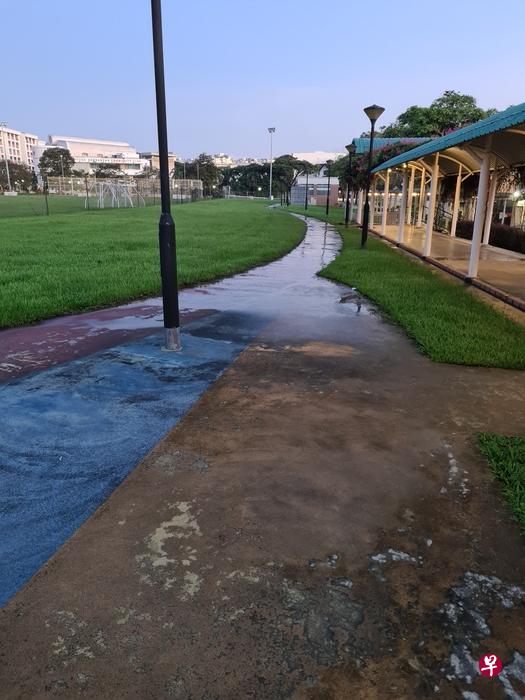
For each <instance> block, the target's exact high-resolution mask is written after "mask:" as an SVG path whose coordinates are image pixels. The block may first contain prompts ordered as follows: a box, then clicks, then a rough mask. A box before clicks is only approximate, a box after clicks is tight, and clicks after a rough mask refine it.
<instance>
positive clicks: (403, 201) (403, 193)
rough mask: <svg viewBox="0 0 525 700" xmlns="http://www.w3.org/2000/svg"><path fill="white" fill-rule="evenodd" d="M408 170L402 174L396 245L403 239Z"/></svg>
mask: <svg viewBox="0 0 525 700" xmlns="http://www.w3.org/2000/svg"><path fill="white" fill-rule="evenodd" d="M407 189H408V190H409V189H410V188H409V186H408V168H405V171H404V173H403V189H402V190H401V209H400V210H399V228H398V231H397V241H398V243H403V241H404V239H405V221H406V218H407V199H408V192H407Z"/></svg>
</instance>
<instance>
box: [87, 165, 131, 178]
mask: <svg viewBox="0 0 525 700" xmlns="http://www.w3.org/2000/svg"><path fill="white" fill-rule="evenodd" d="M94 173H95V177H99V178H114V177H122V176H123V175H124V173H123V172H122V170H119V168H115V167H113V165H111V163H99V164H98V165H97V166H96V168H95V170H94Z"/></svg>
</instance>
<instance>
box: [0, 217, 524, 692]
mask: <svg viewBox="0 0 525 700" xmlns="http://www.w3.org/2000/svg"><path fill="white" fill-rule="evenodd" d="M338 247H339V240H338V237H337V234H336V233H335V232H334V231H333V230H332V229H331V227H328V228H325V226H324V225H323V224H321V223H320V222H314V221H309V224H308V234H307V236H306V238H305V241H304V243H303V244H302V245H300V246H299V247H298V248H297V249H296V250H295V251H293V253H291V254H290V255H288V256H286V257H285V258H283V260H281V261H279V262H277V263H273V264H272V265H269V266H266V267H264V268H259V269H257V270H254V271H252V272H251V273H246V274H245V275H239V276H237V277H236V278H232V279H231V280H226V281H223V282H220V283H217V284H216V285H209V286H208V287H206V288H202V289H201V290H196V291H192V292H189V293H188V295H185V296H184V302H183V305H184V306H185V307H186V308H187V309H188V311H192V312H193V311H200V310H204V309H206V310H207V314H206V315H203V316H202V317H200V318H196V319H194V320H193V321H191V322H190V323H189V324H188V326H187V328H186V333H187V334H188V336H187V337H186V339H185V340H186V343H185V346H186V350H185V352H186V353H189V352H190V351H191V352H193V353H194V355H193V356H194V357H195V358H199V361H200V359H202V365H201V366H203V367H205V368H206V370H205V372H208V371H209V370H210V367H209V361H208V359H206V353H205V352H204V348H205V347H209V346H210V344H212V345H213V344H218V345H220V346H221V348H222V350H221V352H223V353H224V355H223V357H222V360H221V365H220V367H218V368H216V370H215V371H216V376H217V377H218V379H217V381H214V382H213V383H209V388H208V389H207V391H205V392H204V393H202V394H201V396H200V399H199V400H198V401H197V402H196V403H194V404H193V407H192V408H191V409H189V410H188V411H187V412H186V413H185V414H184V415H183V417H182V418H181V419H180V421H179V422H178V423H177V425H176V426H175V427H174V428H173V429H172V430H171V431H170V432H169V433H168V434H167V435H166V437H165V438H164V439H163V440H161V442H160V443H158V444H157V445H156V446H155V447H154V449H153V450H152V451H151V452H149V454H148V455H147V456H146V458H145V459H144V460H143V461H142V462H141V463H140V465H139V466H138V467H137V468H136V469H134V470H133V471H131V473H130V474H129V476H128V477H127V478H126V479H125V480H124V482H123V483H121V484H120V486H118V487H117V488H116V490H115V491H114V492H113V494H112V495H111V496H110V497H109V498H108V499H107V500H106V502H105V503H104V504H103V505H102V506H101V507H100V508H99V509H98V511H97V512H96V513H95V514H94V516H93V517H91V518H89V519H88V520H87V521H86V522H85V523H84V524H83V525H82V526H81V527H80V528H79V529H78V531H77V532H76V533H75V534H74V535H73V536H72V537H71V538H70V539H69V540H68V542H67V543H66V544H65V545H64V546H63V547H61V548H60V550H59V551H58V552H57V553H56V554H55V555H54V556H53V557H52V558H51V559H50V561H49V562H48V563H47V564H45V565H44V566H43V567H42V568H41V569H40V571H39V572H38V573H37V575H36V576H34V578H33V579H32V580H31V582H30V583H29V584H28V585H27V586H25V587H24V588H23V589H22V590H21V591H20V592H19V593H18V594H17V595H15V596H14V597H13V598H12V599H11V601H10V602H9V603H8V604H7V605H6V607H5V608H4V609H3V611H2V615H1V617H0V639H2V640H4V641H3V642H2V643H1V644H0V688H1V689H2V694H3V697H6V698H36V697H38V698H41V697H65V698H71V697H89V698H118V697H126V698H141V700H142V699H144V698H188V699H189V698H195V699H199V700H200V699H203V700H211V699H215V698H217V699H219V698H220V699H221V700H222V699H225V700H226V699H228V700H229V699H237V698H264V699H266V698H268V699H273V698H289V697H291V698H296V699H299V698H317V699H318V700H321V699H328V698H354V697H355V698H367V699H368V698H374V699H376V698H377V699H382V698H392V699H394V698H395V699H399V698H414V699H415V698H422V697H438V698H447V699H448V698H450V699H452V698H464V699H465V700H476V699H477V698H482V699H489V698H494V699H496V698H510V699H511V700H515V698H519V697H522V695H523V693H524V691H525V668H524V665H525V635H524V630H525V606H524V603H525V590H524V588H523V583H524V581H525V563H524V557H523V544H522V540H521V539H520V535H519V532H518V528H517V526H516V524H515V523H513V522H512V521H511V519H510V515H509V511H508V509H507V506H506V504H505V503H504V502H503V501H502V499H501V497H500V495H499V487H498V486H497V485H496V484H495V483H494V482H493V480H492V478H491V476H490V473H489V470H488V468H487V466H486V465H485V464H484V462H483V460H482V459H481V458H480V455H479V453H478V451H477V449H476V444H475V435H476V433H477V432H478V431H481V430H492V431H495V432H498V431H500V432H505V433H508V434H520V433H522V432H523V415H524V413H525V379H524V374H523V373H519V372H515V371H509V370H494V369H481V368H472V367H455V366H447V365H437V364H433V363H431V362H430V361H429V360H428V359H426V358H425V357H423V356H421V355H420V354H418V352H417V351H416V349H415V347H414V346H413V344H412V343H411V342H410V341H409V340H408V339H407V338H406V337H405V336H404V334H403V333H401V331H400V330H399V329H397V328H395V327H393V326H392V325H391V324H389V323H387V322H385V321H384V320H382V318H381V317H380V315H378V314H377V313H375V312H374V310H373V308H372V307H370V306H369V305H368V304H366V303H362V300H361V299H360V297H359V295H357V294H356V293H355V292H352V291H351V290H349V289H348V288H344V287H339V286H337V285H334V284H332V283H331V282H328V281H326V280H323V279H320V278H317V277H315V274H314V273H315V271H317V270H318V269H320V268H321V267H322V266H323V265H324V264H327V263H328V262H329V261H330V259H331V258H332V257H333V256H334V255H335V254H336V252H337V250H338ZM342 301H343V302H344V303H342ZM212 310H215V311H213V312H212ZM125 313H127V312H125ZM232 338H233V339H234V344H233V347H231V348H230V354H229V355H228V352H227V350H226V347H229V346H227V345H226V346H225V345H222V344H227V343H229V342H231V340H232ZM201 340H202V341H203V345H202V346H201V345H200V341H201ZM158 344H159V337H158V335H157V336H152V337H150V338H147V339H143V340H140V341H137V340H135V341H133V342H132V343H129V344H127V343H124V344H123V345H121V346H119V348H118V349H116V350H112V351H111V352H112V353H113V352H115V353H116V356H117V355H120V356H122V357H130V356H133V357H143V358H145V359H143V360H141V362H137V363H135V364H133V365H130V366H128V368H127V370H126V371H127V372H128V371H129V372H133V374H125V376H124V379H125V381H123V382H122V383H121V384H120V385H118V386H117V387H115V388H114V391H115V394H117V395H125V394H126V391H131V389H129V388H127V387H128V385H130V384H133V385H134V384H135V382H137V383H138V384H139V385H140V383H141V382H142V381H143V379H142V375H143V374H144V373H145V366H146V365H149V364H153V365H155V366H156V367H157V369H156V370H155V373H154V374H155V377H154V378H153V380H152V379H151V377H150V378H149V381H155V382H157V381H158V375H159V373H160V369H159V368H160V367H161V362H160V360H157V359H156V358H157V355H156V354H155V353H156V352H157V351H156V350H155V349H154V348H158ZM214 347H217V345H214ZM130 348H131V349H130ZM140 348H142V349H140ZM239 352H240V354H239ZM105 355H107V351H103V352H101V353H98V354H95V355H92V356H90V362H92V363H93V364H91V365H89V366H90V373H91V374H92V375H93V377H95V375H96V374H97V373H98V372H99V369H100V368H103V367H105V366H106V365H104V360H103V358H104V356H105ZM234 357H235V358H236V359H235V361H233V363H231V364H229V366H228V368H227V369H226V371H223V370H224V368H225V367H226V365H227V364H228V362H229V361H231V360H232V359H233V358H234ZM99 358H100V359H99ZM107 359H110V360H111V361H113V359H114V358H113V355H112V356H111V358H107V357H106V360H107ZM115 361H116V362H117V364H120V360H118V359H116V360H115ZM78 362H80V363H83V362H85V361H83V360H80V361H78ZM173 362H175V360H173ZM177 362H180V363H181V364H184V363H185V362H187V360H184V359H181V360H177ZM99 363H101V364H99ZM170 363H171V361H170ZM74 366H75V362H73V363H67V364H64V365H61V366H60V367H58V368H54V369H50V370H46V371H43V372H40V373H39V374H37V375H34V377H25V378H21V379H18V380H15V381H13V382H10V383H8V384H6V385H5V386H4V389H3V391H4V392H5V391H10V390H11V389H14V391H15V392H16V391H18V392H19V393H18V394H17V396H18V397H19V400H20V401H22V400H23V397H24V395H26V394H27V392H26V393H24V391H23V387H24V386H26V387H30V386H32V385H30V384H29V380H30V379H32V380H33V381H36V380H37V379H38V378H40V377H44V378H45V377H46V376H49V386H55V385H56V377H55V375H53V373H54V372H66V374H67V372H68V371H69V369H70V368H74ZM180 371H181V367H178V366H175V365H172V364H170V366H169V367H164V369H163V373H162V374H163V376H164V377H166V376H169V378H170V382H169V386H171V385H175V386H176V385H177V380H176V377H177V373H178V372H180ZM146 373H147V372H146ZM150 374H151V373H150ZM75 375H76V372H75V371H73V369H71V374H70V377H71V381H73V378H74V377H75ZM61 376H63V375H61ZM64 381H65V380H64ZM107 385H108V387H107V388H112V387H113V380H111V381H109V380H108V382H107ZM39 391H41V389H40V390H39ZM39 391H35V392H33V394H35V395H37V394H38V393H39ZM85 391H87V388H82V396H83V395H84V392H85ZM28 393H29V394H30V393H31V392H28ZM136 393H137V394H139V400H138V401H139V403H140V402H141V399H140V392H139V391H138V390H137V391H136ZM153 393H155V394H159V393H162V392H159V389H158V387H157V386H155V387H154V390H153ZM157 400H159V401H160V399H159V398H157ZM192 400H193V399H192ZM13 401H14V403H13V407H12V408H10V410H9V413H10V414H11V413H12V412H13V411H16V396H14V397H13ZM167 403H168V404H169V403H171V404H173V406H172V411H173V417H174V420H173V423H174V424H175V422H176V420H177V417H178V415H179V414H178V413H177V411H178V410H179V404H178V399H177V397H176V391H175V389H173V393H172V394H171V395H170V397H169V399H168V400H167ZM29 410H31V409H30V408H29V407H28V406H26V407H25V411H20V412H19V413H18V417H19V418H18V420H19V421H20V423H22V422H23V421H22V417H23V416H25V419H27V415H28V411H29ZM120 410H121V408H120V405H119V407H118V408H117V407H115V411H116V412H118V411H120ZM163 410H164V409H161V413H162V411H163ZM183 410H184V409H182V408H180V413H183ZM73 412H74V411H73ZM67 420H69V419H67ZM67 420H64V423H66V422H67ZM141 420H143V417H142V415H141V416H138V417H137V422H135V423H133V424H132V427H131V430H130V431H129V432H130V433H136V432H139V430H140V427H139V425H140V421H141ZM126 422H127V421H126V420H122V421H121V422H120V423H119V424H116V425H115V428H114V434H115V435H120V431H122V430H123V431H126V430H128V429H127V428H126V425H125V424H126ZM156 425H157V427H156V428H155V429H158V430H159V432H160V431H161V424H160V422H159V423H158V424H156ZM26 427H27V426H26ZM13 429H16V424H15V426H14V428H13ZM86 429H89V430H91V428H89V424H84V425H82V426H81V427H80V428H77V435H78V436H82V435H83V433H84V431H85V430H86ZM97 430H98V427H97ZM55 434H56V431H55ZM93 434H94V435H96V430H95V431H93ZM20 435H21V438H20V439H21V440H26V439H28V438H27V437H23V435H22V433H21V434H20ZM26 435H28V433H26ZM10 440H11V442H12V443H14V442H15V440H14V438H10ZM81 440H83V437H81V438H80V439H79V442H80V441H81ZM50 443H51V444H53V442H52V440H50ZM126 443H127V440H126V439H125V438H124V439H123V440H122V443H121V444H120V446H119V449H118V450H117V451H118V452H120V451H121V450H125V449H127V445H126ZM137 454H138V453H137V450H136V449H135V451H134V452H133V454H132V455H131V457H130V461H133V460H134V459H135V460H136V459H137ZM93 461H95V460H93ZM124 461H125V460H122V464H123V463H124ZM135 463H136V462H133V464H135ZM70 464H71V462H70ZM133 464H129V465H128V467H129V469H128V471H129V470H130V469H132V467H133ZM104 466H105V467H106V468H108V469H110V464H109V463H107V464H105V465H104ZM26 467H27V468H28V469H31V470H32V471H34V468H35V467H34V465H26ZM122 468H123V469H125V468H126V467H122ZM93 469H95V465H93ZM80 471H81V470H79V473H80ZM41 478H42V479H43V483H45V479H46V474H45V473H43V474H41ZM60 478H62V477H59V480H58V482H57V489H60V483H59V482H60ZM88 481H89V479H88ZM94 481H96V479H94ZM37 530H38V523H36V524H35V532H37ZM488 652H490V653H492V652H493V653H497V654H498V655H499V656H501V657H502V659H503V662H504V672H503V673H502V674H501V675H500V676H499V677H498V679H492V680H491V679H486V678H483V677H482V676H481V675H480V674H479V672H478V671H477V659H478V658H479V657H480V656H481V655H482V654H483V653H488Z"/></svg>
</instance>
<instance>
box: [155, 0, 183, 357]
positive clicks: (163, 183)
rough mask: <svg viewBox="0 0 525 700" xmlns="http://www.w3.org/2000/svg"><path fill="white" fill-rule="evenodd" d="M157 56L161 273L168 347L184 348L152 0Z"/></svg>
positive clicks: (160, 54) (158, 42)
mask: <svg viewBox="0 0 525 700" xmlns="http://www.w3.org/2000/svg"><path fill="white" fill-rule="evenodd" d="M151 21H152V28H153V59H154V64H155V93H156V99H157V131H158V136H159V170H160V198H161V214H160V220H159V248H160V275H161V279H162V308H163V312H164V328H165V331H166V348H165V349H166V350H180V349H181V343H180V319H179V292H178V285H177V252H176V244H175V222H174V221H173V217H172V216H171V202H170V175H169V166H168V129H167V126H166V90H165V86H164V51H163V47H162V12H161V6H160V0H151Z"/></svg>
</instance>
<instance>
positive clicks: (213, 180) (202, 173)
mask: <svg viewBox="0 0 525 700" xmlns="http://www.w3.org/2000/svg"><path fill="white" fill-rule="evenodd" d="M183 169H184V165H183V163H177V164H176V166H175V173H176V176H177V177H183V175H180V174H179V173H182V172H183ZM186 178H187V179H188V180H202V184H203V187H204V190H205V191H206V190H208V191H210V192H211V190H212V188H213V186H214V185H215V186H217V185H219V184H220V183H221V181H222V173H221V171H220V170H219V168H218V167H217V166H216V165H215V163H214V162H213V158H212V156H210V155H208V154H207V153H201V154H200V155H199V156H198V158H196V159H195V160H193V161H191V162H190V163H186Z"/></svg>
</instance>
